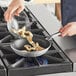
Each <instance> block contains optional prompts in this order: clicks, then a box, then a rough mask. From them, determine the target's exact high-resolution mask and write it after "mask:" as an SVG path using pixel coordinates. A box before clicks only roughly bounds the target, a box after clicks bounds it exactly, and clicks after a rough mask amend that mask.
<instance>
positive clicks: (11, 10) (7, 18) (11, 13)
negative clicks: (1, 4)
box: [4, 7, 16, 22]
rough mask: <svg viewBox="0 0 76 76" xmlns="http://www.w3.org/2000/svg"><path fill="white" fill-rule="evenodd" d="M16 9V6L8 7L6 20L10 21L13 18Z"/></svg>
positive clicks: (5, 14) (5, 15)
mask: <svg viewBox="0 0 76 76" xmlns="http://www.w3.org/2000/svg"><path fill="white" fill-rule="evenodd" d="M15 10H16V8H12V7H10V8H8V9H7V10H6V12H5V13H4V18H5V21H7V22H8V21H10V20H11V19H12V17H13V16H14V11H15Z"/></svg>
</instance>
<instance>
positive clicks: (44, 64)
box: [0, 7, 72, 76]
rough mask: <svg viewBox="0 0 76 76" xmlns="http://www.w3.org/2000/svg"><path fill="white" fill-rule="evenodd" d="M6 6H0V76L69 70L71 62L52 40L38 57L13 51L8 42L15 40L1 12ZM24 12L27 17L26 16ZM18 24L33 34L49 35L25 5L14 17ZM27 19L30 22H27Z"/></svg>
mask: <svg viewBox="0 0 76 76" xmlns="http://www.w3.org/2000/svg"><path fill="white" fill-rule="evenodd" d="M6 9H7V8H6V7H1V8H0V58H1V63H0V65H1V68H0V73H1V74H0V75H1V76H36V75H42V74H51V73H60V72H71V71H72V62H71V61H70V60H69V59H68V57H67V56H66V55H65V54H64V53H63V52H62V50H61V49H60V48H59V47H58V45H57V43H56V42H55V41H54V40H52V42H53V43H52V47H50V49H49V50H48V52H47V53H46V54H44V55H42V56H40V57H25V58H24V57H21V56H19V55H17V54H15V53H14V51H13V50H12V49H11V47H10V43H11V42H13V41H14V40H16V38H14V37H13V36H12V35H11V34H10V32H9V31H8V30H7V23H6V22H5V21H4V17H3V13H4V11H5V10H6ZM26 14H27V16H28V18H27V17H26ZM15 18H16V19H17V21H18V23H19V26H20V27H22V26H26V27H27V29H28V30H30V31H31V32H32V33H33V34H36V35H38V36H41V37H45V38H46V37H49V36H50V34H49V33H48V31H47V30H46V29H45V28H44V26H43V25H42V24H41V23H40V22H39V21H38V19H37V18H36V17H35V16H34V14H33V13H32V12H31V11H30V9H28V7H26V8H25V9H24V11H23V12H21V14H20V16H19V17H16V16H15ZM28 19H29V21H30V23H28V25H27V22H28Z"/></svg>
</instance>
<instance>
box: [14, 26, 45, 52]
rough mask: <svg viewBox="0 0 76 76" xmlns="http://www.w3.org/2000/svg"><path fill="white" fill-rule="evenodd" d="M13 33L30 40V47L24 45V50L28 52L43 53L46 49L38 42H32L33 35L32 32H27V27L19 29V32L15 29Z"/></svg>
mask: <svg viewBox="0 0 76 76" xmlns="http://www.w3.org/2000/svg"><path fill="white" fill-rule="evenodd" d="M13 32H14V33H16V34H19V35H20V36H21V37H23V38H26V39H27V40H28V42H29V43H30V45H29V44H28V45H24V48H25V49H26V50H28V51H41V50H43V49H44V48H43V47H41V46H40V45H39V43H38V42H36V43H35V42H34V41H33V40H32V38H33V34H32V33H31V32H30V31H27V30H26V28H25V27H23V28H21V29H19V30H15V29H13Z"/></svg>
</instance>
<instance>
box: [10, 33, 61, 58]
mask: <svg viewBox="0 0 76 76" xmlns="http://www.w3.org/2000/svg"><path fill="white" fill-rule="evenodd" d="M58 35H60V33H59V32H57V33H54V34H53V35H51V36H50V39H45V38H43V37H42V38H41V37H38V36H36V35H34V36H33V41H34V42H38V43H39V45H40V46H41V47H43V48H44V50H39V51H36V50H35V51H31V52H29V51H27V50H25V48H24V45H27V44H29V43H28V41H27V40H26V39H18V40H16V41H14V42H13V43H12V44H11V45H10V46H11V48H12V49H13V50H14V52H15V53H16V54H18V55H20V56H23V57H37V56H41V55H43V54H45V53H46V52H47V51H48V49H49V48H50V47H51V45H52V38H54V37H56V36H58Z"/></svg>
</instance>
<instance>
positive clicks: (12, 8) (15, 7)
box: [4, 0, 24, 21]
mask: <svg viewBox="0 0 76 76" xmlns="http://www.w3.org/2000/svg"><path fill="white" fill-rule="evenodd" d="M23 9H24V0H12V2H11V4H10V5H9V6H8V9H7V10H6V12H5V13H4V17H5V20H6V21H10V20H11V19H12V17H13V16H14V15H17V16H19V13H20V12H21V11H22V10H23Z"/></svg>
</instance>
